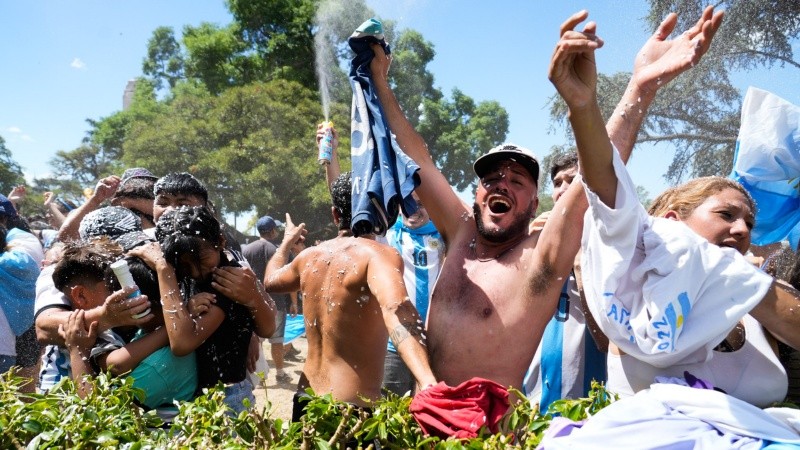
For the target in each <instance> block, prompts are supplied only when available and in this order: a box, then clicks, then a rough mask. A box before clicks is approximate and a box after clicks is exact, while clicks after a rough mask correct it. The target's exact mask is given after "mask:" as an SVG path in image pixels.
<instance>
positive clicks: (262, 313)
mask: <svg viewBox="0 0 800 450" xmlns="http://www.w3.org/2000/svg"><path fill="white" fill-rule="evenodd" d="M156 237H157V239H158V241H159V242H158V243H153V244H149V245H147V246H144V247H139V248H136V249H134V250H132V251H131V253H130V254H132V255H136V256H139V257H141V258H142V259H143V260H144V261H146V262H147V264H148V265H150V267H153V268H155V270H156V272H157V273H158V280H159V286H160V289H161V292H162V294H163V295H162V297H161V299H162V304H163V312H164V314H163V315H164V321H165V323H166V328H167V333H168V335H169V343H170V347H171V348H172V351H173V353H175V354H177V355H183V354H188V353H190V352H192V351H195V350H196V354H197V370H198V378H199V387H200V388H207V387H211V386H214V385H216V384H217V383H218V382H222V383H224V384H225V394H226V403H227V404H228V405H229V406H230V407H231V409H233V410H234V411H236V412H240V411H242V410H243V409H244V408H243V406H242V401H243V399H245V398H249V399H250V402H251V404H253V403H254V401H255V398H254V396H253V393H252V390H253V385H252V383H250V381H249V380H248V379H247V371H246V362H247V351H248V346H249V345H250V338H251V336H252V334H253V331H255V332H256V334H258V335H259V336H261V337H268V336H269V335H270V334H272V332H273V331H274V328H275V308H274V305H273V304H272V303H271V301H269V296H267V295H266V293H265V292H264V291H263V288H261V286H260V285H259V284H258V282H257V281H256V279H255V275H254V274H253V272H252V271H251V270H249V269H243V268H242V267H241V266H240V265H239V264H238V263H237V262H236V261H235V259H234V258H233V257H232V256H231V255H230V253H229V252H227V251H226V250H225V239H224V237H223V236H222V233H221V230H220V224H219V222H218V221H217V220H216V219H215V218H214V216H213V214H212V213H211V212H210V211H209V210H208V209H207V208H205V207H202V206H192V207H180V208H178V209H175V210H171V211H167V212H165V213H164V214H163V215H162V216H161V218H160V219H159V220H158V223H157V226H156ZM162 249H163V253H162ZM184 298H186V299H189V302H188V304H185V303H184Z"/></svg>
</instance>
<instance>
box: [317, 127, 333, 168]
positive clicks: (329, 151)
mask: <svg viewBox="0 0 800 450" xmlns="http://www.w3.org/2000/svg"><path fill="white" fill-rule="evenodd" d="M324 125H325V132H324V134H323V135H322V139H320V141H319V163H320V164H330V163H331V158H332V157H333V122H330V121H329V122H324Z"/></svg>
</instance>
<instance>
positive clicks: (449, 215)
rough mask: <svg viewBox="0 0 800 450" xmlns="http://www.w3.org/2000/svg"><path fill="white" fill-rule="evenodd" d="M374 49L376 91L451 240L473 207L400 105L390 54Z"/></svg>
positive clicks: (424, 199)
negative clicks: (456, 189)
mask: <svg viewBox="0 0 800 450" xmlns="http://www.w3.org/2000/svg"><path fill="white" fill-rule="evenodd" d="M372 51H373V52H374V53H375V57H374V58H373V59H372V63H371V65H370V70H371V71H372V81H373V85H374V87H375V93H376V94H377V95H378V100H379V101H380V103H381V106H382V107H383V112H384V113H385V115H386V120H387V121H388V122H389V128H391V130H392V133H394V134H395V137H396V139H397V144H398V145H400V148H402V149H403V151H404V152H405V153H406V154H407V155H408V156H409V157H411V159H413V160H414V161H415V162H416V163H417V164H418V165H419V167H420V169H419V172H418V173H419V177H420V180H421V181H422V182H421V184H420V186H419V187H418V188H417V189H416V191H415V192H417V194H418V195H419V197H420V199H421V200H422V202H423V203H424V204H425V208H426V209H427V210H428V213H429V214H430V216H431V220H433V222H434V223H436V228H437V229H438V230H439V232H440V233H441V234H442V237H443V238H444V240H445V243H448V242H450V241H451V239H452V238H453V237H454V236H455V234H456V232H457V231H458V229H459V228H460V227H461V226H462V225H463V224H464V217H465V215H466V216H469V215H471V214H472V210H471V209H470V208H469V207H468V206H467V205H465V204H464V203H463V202H462V201H461V200H460V199H459V198H458V196H457V195H456V193H455V192H454V191H453V188H452V187H451V186H450V183H448V181H447V179H445V177H444V175H442V173H441V172H440V171H439V169H438V168H436V164H434V162H433V158H432V157H431V155H430V153H429V152H428V146H427V145H426V144H425V141H424V140H423V139H422V136H420V135H419V133H417V132H416V130H414V127H412V126H411V123H410V122H409V121H408V119H407V118H406V116H405V114H403V110H402V109H400V105H399V104H398V102H397V98H395V96H394V93H393V92H392V90H391V88H390V87H389V80H388V72H389V63H390V59H389V57H388V56H387V55H386V54H385V53H384V51H383V48H382V47H381V46H380V45H378V44H373V45H372Z"/></svg>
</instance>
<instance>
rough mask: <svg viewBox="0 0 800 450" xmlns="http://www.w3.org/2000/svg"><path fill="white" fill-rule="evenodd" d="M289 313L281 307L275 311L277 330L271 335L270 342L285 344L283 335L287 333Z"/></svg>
mask: <svg viewBox="0 0 800 450" xmlns="http://www.w3.org/2000/svg"><path fill="white" fill-rule="evenodd" d="M287 315H288V313H287V312H286V311H284V310H282V309H280V308H278V309H277V310H276V311H275V332H274V333H272V336H270V337H269V343H270V344H283V335H284V334H286V316H287Z"/></svg>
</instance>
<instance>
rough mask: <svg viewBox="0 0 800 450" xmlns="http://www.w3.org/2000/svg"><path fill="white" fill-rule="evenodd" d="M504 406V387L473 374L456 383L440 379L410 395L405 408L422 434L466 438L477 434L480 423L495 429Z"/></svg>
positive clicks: (504, 408)
mask: <svg viewBox="0 0 800 450" xmlns="http://www.w3.org/2000/svg"><path fill="white" fill-rule="evenodd" d="M508 407H509V403H508V391H507V390H506V388H504V387H503V386H501V385H499V384H497V383H495V382H494V381H491V380H486V379H483V378H473V379H471V380H467V381H465V382H463V383H461V384H459V385H458V386H456V387H450V386H448V385H446V384H444V382H440V383H439V384H437V385H435V386H431V387H430V388H428V389H425V390H424V391H421V392H419V393H418V394H417V395H415V396H414V399H413V400H411V406H410V407H409V409H410V411H411V414H412V415H413V416H414V419H415V420H416V421H417V423H418V424H419V426H420V427H422V430H423V431H424V432H425V433H426V434H432V435H435V436H439V437H441V438H444V439H446V438H447V437H449V436H455V437H456V438H459V439H469V438H473V437H477V435H478V431H479V430H480V429H481V427H483V426H486V427H487V428H488V429H489V430H490V431H491V432H492V433H497V428H498V425H499V424H500V419H502V418H503V415H504V414H505V413H506V411H508Z"/></svg>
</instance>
